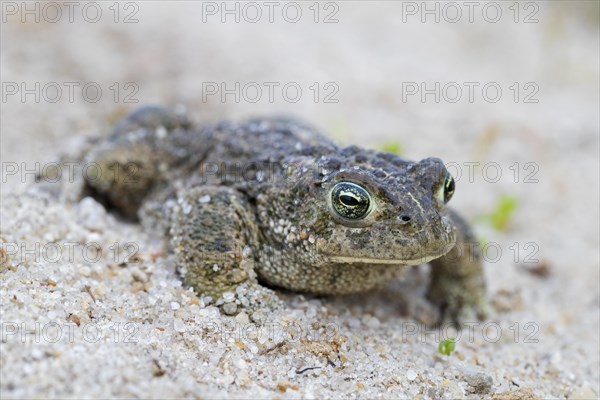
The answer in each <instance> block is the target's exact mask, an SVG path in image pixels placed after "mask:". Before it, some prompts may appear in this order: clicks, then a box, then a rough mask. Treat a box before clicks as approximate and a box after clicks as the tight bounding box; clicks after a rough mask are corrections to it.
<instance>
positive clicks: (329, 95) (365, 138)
mask: <svg viewBox="0 0 600 400" xmlns="http://www.w3.org/2000/svg"><path fill="white" fill-rule="evenodd" d="M7 4H8V5H7ZM30 4H31V7H32V9H33V7H34V5H33V4H34V3H30ZM54 4H57V3H54ZM93 4H94V5H95V6H94V7H95V8H93V9H92V8H90V7H88V8H86V9H85V13H84V12H83V8H84V7H83V3H82V4H81V5H80V6H79V8H76V9H75V10H74V13H73V22H70V21H69V15H68V13H67V9H66V8H64V7H65V6H64V5H63V6H60V7H61V8H60V9H61V10H62V14H61V16H60V17H58V16H57V14H56V10H55V9H52V8H43V7H42V6H39V7H40V8H39V14H40V20H39V22H36V21H35V14H23V10H22V9H20V7H21V5H20V3H17V2H14V3H13V2H3V3H2V10H3V15H2V17H3V18H5V20H3V23H2V28H1V34H2V39H1V40H2V43H1V54H2V57H1V68H2V71H1V79H2V85H3V88H2V89H3V90H2V95H3V99H2V102H1V106H2V111H1V134H2V137H1V145H2V147H1V157H2V190H1V197H0V200H1V202H2V204H1V207H0V223H1V226H0V236H1V237H0V240H1V241H2V251H3V256H5V257H4V259H3V263H2V264H1V266H0V282H1V287H0V294H1V297H0V298H1V307H0V311H1V313H0V320H1V324H2V337H1V340H0V345H1V352H0V369H1V371H0V396H1V397H2V398H3V399H4V398H33V397H36V398H37V397H51V398H68V397H73V398H76V397H89V398H108V397H143V398H147V397H153V398H159V397H160V398H173V397H196V398H223V397H258V398H273V397H276V398H300V397H305V398H310V397H331V398H349V397H365V398H374V397H381V398H414V397H417V398H459V397H465V396H468V397H498V398H534V397H538V398H570V399H571V398H573V399H574V398H597V397H598V395H599V394H600V388H599V382H600V373H599V369H600V366H599V363H600V360H599V353H600V345H599V336H600V332H599V326H600V324H599V313H600V290H599V280H600V273H599V264H600V261H599V254H598V251H599V241H600V239H599V230H600V228H599V217H600V216H599V207H598V204H599V201H600V200H599V176H598V175H599V153H598V151H599V150H598V146H599V143H598V139H599V130H600V127H599V114H598V110H599V106H600V102H599V98H598V96H599V90H598V88H599V68H600V67H599V58H600V57H599V48H600V43H599V10H598V3H597V2H592V1H589V2H530V3H527V4H525V3H520V5H519V7H518V10H519V13H518V15H517V14H516V11H515V9H514V8H510V7H511V4H512V3H511V2H501V3H494V4H496V6H494V5H492V6H486V4H487V3H481V4H479V3H478V4H479V6H478V8H476V9H475V10H474V13H473V22H469V20H468V18H469V13H468V10H469V9H468V7H467V6H466V5H465V4H463V3H461V2H458V3H455V4H458V6H459V7H460V10H461V12H462V18H461V19H460V21H458V22H456V23H452V22H449V21H448V19H452V18H455V17H456V14H455V10H452V9H448V8H444V7H443V4H441V3H440V4H438V5H437V7H439V9H440V14H439V16H440V21H439V23H437V22H435V21H434V19H435V15H427V14H425V15H422V14H421V12H422V11H423V10H422V9H421V3H420V2H417V3H410V2H409V3H404V4H401V3H392V2H369V3H368V4H367V2H359V1H357V2H349V3H342V2H337V3H334V2H331V3H327V4H326V3H320V4H319V5H318V7H317V8H318V10H319V14H318V16H317V15H316V14H315V8H314V6H313V4H312V2H299V3H297V4H298V7H300V9H301V10H302V16H301V17H300V20H299V21H298V22H297V23H292V22H289V21H291V20H293V19H294V18H295V14H294V10H295V9H290V8H289V7H288V8H286V14H285V18H284V14H282V10H283V8H284V3H277V4H278V8H275V10H274V13H273V19H274V21H273V23H270V22H268V18H269V16H268V8H266V6H264V4H263V3H256V4H258V6H259V8H260V9H261V11H262V20H261V21H259V22H257V23H252V22H251V21H250V20H252V19H254V18H255V16H256V14H255V13H254V11H253V10H251V9H248V8H243V5H242V4H238V6H237V7H239V9H240V22H239V23H238V22H236V21H235V15H228V14H225V15H223V16H222V15H221V11H222V10H221V9H220V7H221V5H220V2H217V3H204V6H203V4H202V3H200V2H173V3H171V4H166V2H162V1H152V2H150V1H148V2H130V3H127V4H125V3H121V4H120V5H119V6H118V7H117V8H116V9H115V7H114V6H112V7H113V8H111V5H112V3H104V2H97V3H93ZM235 4H236V3H234V2H230V3H228V7H231V8H230V9H233V7H235ZM435 4H437V3H434V2H431V3H429V6H430V7H431V9H434V7H435ZM7 7H8V8H7ZM203 7H204V11H205V12H204V14H203V13H202V10H203ZM211 7H212V8H211ZM215 7H216V8H215ZM310 7H313V8H310ZM415 7H416V8H415ZM490 7H499V8H500V9H501V11H502V15H501V17H500V18H499V21H498V22H496V23H492V22H490V21H492V20H493V19H494V18H496V17H495V15H496V14H495V13H494V10H495V9H492V8H490ZM96 8H98V9H100V11H101V12H102V14H101V17H100V18H99V21H98V22H95V23H94V22H92V21H93V20H94V19H95V18H96V16H97V15H98V14H95V10H96ZM484 8H485V10H486V11H485V14H482V10H483V9H484ZM34 10H35V9H34ZM117 10H118V11H119V13H118V14H115V12H116V11H117ZM213 11H214V12H216V14H213ZM34 12H35V11H34ZM415 13H416V14H415ZM221 17H223V18H225V19H226V22H225V23H223V22H222V21H221ZM422 17H423V18H425V22H422V21H421V18H422ZM22 18H23V19H25V22H24V23H22V22H21V19H22ZM286 18H287V20H286ZM315 18H316V19H317V20H318V22H315ZM326 19H327V20H328V21H330V22H332V23H324V20H326ZM333 19H337V22H335V21H333ZM54 20H56V21H54ZM115 20H116V21H117V22H115ZM125 20H129V21H130V22H132V23H125ZM135 20H137V21H135ZM515 20H516V21H517V22H515ZM536 20H537V22H536ZM525 21H528V22H529V23H525ZM236 82H239V83H240V92H239V96H240V99H239V101H236V99H235V94H231V93H230V94H229V95H225V98H224V99H221V94H222V92H221V91H220V89H221V86H220V85H221V84H225V85H226V86H225V88H228V89H231V88H235V83H236ZM269 82H271V83H272V82H275V83H276V84H277V85H276V86H273V87H275V89H274V92H273V96H274V98H273V101H272V102H271V101H269V98H268V90H267V88H268V84H269ZM436 82H438V83H439V85H440V91H439V95H440V99H439V101H436V99H435V93H434V94H429V95H425V97H424V101H422V99H421V94H422V91H421V86H420V85H421V83H424V84H425V85H426V86H425V87H424V89H427V88H429V89H432V88H435V85H436ZM469 82H472V84H469ZM315 83H316V86H315ZM515 83H516V86H514V85H515ZM36 84H39V86H36ZM115 85H116V86H115ZM271 85H275V84H271ZM285 85H288V86H286V87H287V88H288V89H289V88H290V87H291V89H294V88H298V87H300V89H301V91H302V94H301V95H300V96H299V98H298V99H297V100H298V101H297V102H292V100H296V99H295V98H294V96H295V95H294V94H293V93H292V92H288V93H285V94H284V93H282V90H281V89H282V88H283V87H284V86H285ZM468 85H471V86H472V87H474V91H473V98H472V101H469V98H468V97H469V91H468V87H469V86H468ZM486 85H487V86H486ZM257 86H258V87H260V88H262V90H263V92H262V94H261V96H259V98H258V99H257V101H256V102H254V100H256V96H257V95H256V93H257V92H256V91H255V90H256V87H257ZM456 86H459V87H460V88H461V89H462V98H461V99H460V100H458V101H456V102H454V99H455V98H456V95H455V93H456V92H454V91H453V90H455V89H456ZM38 87H39V90H38V89H36V88H38ZM57 87H58V88H59V89H60V92H59V91H57ZM70 87H72V88H73V95H72V97H71V98H70V96H69V95H70V93H69V88H70ZM98 87H99V88H100V89H101V91H102V93H101V94H100V95H98V94H96V92H94V90H95V89H97V88H98ZM483 87H486V88H488V89H489V92H482V88H483ZM497 87H500V89H501V90H502V95H501V96H500V97H499V98H498V99H497V101H495V100H496V98H495V96H496V95H495V94H494V90H495V88H497ZM84 88H85V91H84V93H83V94H82V91H83V89H84ZM117 88H118V90H117ZM215 88H218V90H219V92H217V93H216V94H210V93H213V92H214V90H213V89H215ZM244 88H246V89H244ZM317 88H318V90H319V91H318V93H317ZM415 88H417V89H418V90H419V92H418V93H416V94H411V93H413V92H414V90H415ZM444 88H445V89H444ZM517 88H518V96H517ZM291 89H290V90H291ZM25 90H29V92H26V93H25V94H24V91H25ZM88 90H89V92H88ZM211 90H212V91H211ZM244 90H245V92H244ZM253 90H254V91H253ZM411 90H413V92H411ZM27 93H28V94H27ZM58 93H60V96H58V97H57V94H58ZM290 93H291V94H290ZM36 96H37V97H38V98H36ZM286 96H287V97H286ZM315 96H317V97H315ZM515 96H517V97H515ZM96 97H97V101H94V100H96ZM326 99H327V100H337V102H326V101H325V100H326ZM132 100H135V101H137V103H138V104H147V103H161V104H175V103H180V104H183V105H185V106H186V107H188V109H189V110H190V111H191V112H192V113H193V115H194V116H195V117H196V119H197V120H198V121H217V120H219V119H223V118H226V119H238V118H243V117H247V116H255V115H265V114H273V113H287V114H293V115H296V116H299V117H301V118H304V119H307V120H309V121H311V122H312V123H314V124H315V125H316V126H319V127H320V128H321V129H322V130H323V131H324V132H326V133H327V134H329V135H330V136H332V137H333V138H335V139H336V140H338V141H339V142H341V143H354V144H358V145H362V146H365V147H372V148H382V146H385V145H386V144H387V145H388V146H389V144H390V143H394V144H396V145H398V144H399V145H400V146H401V148H402V151H403V153H404V154H406V156H408V157H410V158H414V159H419V158H423V157H427V156H431V155H435V156H438V157H441V158H442V159H444V160H445V161H446V162H447V163H449V164H452V165H453V168H454V170H453V172H454V174H455V177H456V178H457V181H458V182H457V187H458V189H457V193H456V195H455V197H454V198H453V200H452V203H453V204H454V207H455V208H456V209H458V210H461V211H462V212H463V214H464V215H465V216H466V217H467V219H468V220H470V221H472V222H473V224H474V227H475V230H476V232H477V234H478V235H479V237H481V238H482V241H484V242H487V243H492V244H493V246H491V247H490V246H488V248H489V249H490V252H489V254H488V258H487V260H488V262H487V263H486V266H485V267H486V275H487V280H488V282H489V297H490V302H491V304H492V306H493V310H494V315H493V316H492V318H491V319H490V320H489V321H486V322H484V323H475V322H473V324H472V325H471V326H470V328H469V329H467V330H464V331H463V332H462V335H461V337H460V338H459V339H458V341H457V343H456V350H455V351H454V352H453V353H452V354H451V355H450V356H445V355H442V354H439V352H438V343H439V342H440V340H442V339H443V338H445V337H447V336H449V335H452V334H453V333H452V329H446V327H444V329H441V330H427V329H426V328H424V327H423V326H421V325H419V324H417V323H416V322H415V319H414V318H413V317H412V316H411V314H412V315H413V316H414V314H415V312H414V311H413V312H412V313H411V311H410V310H407V309H406V307H403V306H402V304H406V301H405V300H406V298H407V297H410V296H422V292H423V288H424V284H425V281H426V276H425V275H424V273H423V272H426V267H422V268H420V269H417V270H415V271H414V274H413V275H414V276H412V278H411V279H412V280H411V281H410V282H409V283H391V284H390V285H389V286H388V287H385V288H382V289H381V290H378V291H373V292H371V293H367V294H364V295H357V296H350V297H345V298H313V297H309V296H302V295H297V294H293V293H283V292H281V293H280V295H281V297H282V298H283V299H284V300H285V301H286V303H287V305H288V308H287V309H286V310H284V311H282V312H281V313H277V314H273V315H268V316H267V317H268V320H269V321H270V324H269V325H267V326H263V327H262V328H261V329H260V330H258V329H255V328H254V327H250V328H248V326H249V323H248V316H247V315H245V314H240V315H238V316H237V317H235V318H234V317H226V316H222V315H220V314H219V312H218V310H217V309H216V308H214V307H212V306H210V305H206V304H205V303H204V301H203V300H202V298H201V297H198V296H196V295H195V294H194V293H193V292H191V291H190V290H189V289H188V288H186V287H184V286H182V283H181V281H180V279H179V277H178V276H177V274H176V273H175V271H174V267H173V265H174V261H173V259H172V257H170V256H169V255H168V254H165V253H164V252H163V249H162V248H161V245H160V242H158V241H157V240H156V239H154V238H152V235H151V232H144V231H143V230H142V229H141V228H140V227H139V226H136V225H132V224H127V223H125V222H123V221H120V220H118V219H117V218H115V217H114V216H113V215H111V214H108V213H107V212H106V211H105V210H104V209H103V208H102V206H101V205H99V204H98V203H96V202H95V201H94V200H92V199H90V198H86V199H83V200H81V201H79V199H76V198H74V196H73V195H74V188H73V187H71V186H70V185H68V176H62V177H61V178H62V179H61V181H62V182H63V183H65V189H64V196H62V197H61V198H60V199H57V198H54V197H51V196H48V195H46V194H44V193H43V192H41V191H39V190H37V189H35V188H32V186H36V185H35V183H34V182H33V181H34V173H27V171H32V170H33V171H36V170H37V171H38V172H39V171H40V170H43V169H44V168H45V167H46V168H49V167H51V165H52V164H48V163H50V162H52V161H54V160H56V159H57V158H58V157H59V155H60V154H62V153H64V152H76V151H77V149H78V148H80V147H81V145H82V143H83V141H84V140H85V138H89V137H93V136H97V135H106V134H107V133H108V132H109V129H110V126H111V124H113V123H114V121H115V120H116V119H118V118H119V117H120V116H121V115H123V113H124V112H126V111H127V110H130V109H132V108H134V107H135V106H136V104H135V103H132V102H131V101H132ZM492 100H493V101H492ZM533 100H537V102H531V101H533ZM469 162H476V163H480V164H477V165H475V167H474V173H473V176H472V179H470V177H469V170H468V165H470V164H467V163H469ZM457 166H458V167H460V169H459V168H457ZM484 167H485V168H484ZM496 171H500V172H501V176H498V177H496ZM517 171H518V174H517ZM506 196H512V197H513V198H515V199H516V210H515V213H514V215H513V216H512V217H511V218H510V219H509V220H508V225H507V226H506V228H505V229H503V230H497V229H494V228H493V227H492V226H491V224H490V222H489V220H490V219H489V217H486V215H489V214H490V213H492V212H493V211H494V210H495V209H496V208H497V203H498V201H499V199H501V198H506ZM131 243H133V244H131ZM132 246H133V247H132ZM132 249H137V257H136V258H135V259H133V260H129V261H130V262H129V263H125V262H124V260H125V257H126V256H127V255H128V254H129V253H130V252H131V251H132ZM497 249H500V251H501V253H498V254H496V253H495V252H494V250H497ZM6 256H7V257H6ZM536 260H537V261H536ZM529 262H531V263H529ZM525 266H528V267H529V268H525ZM417 314H418V313H417ZM417 317H418V315H417Z"/></svg>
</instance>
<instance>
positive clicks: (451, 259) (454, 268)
mask: <svg viewBox="0 0 600 400" xmlns="http://www.w3.org/2000/svg"><path fill="white" fill-rule="evenodd" d="M448 214H449V215H448V216H449V217H450V218H451V219H452V221H453V222H454V225H455V226H456V230H457V239H456V245H455V246H454V247H453V248H452V250H450V252H448V253H447V254H446V255H444V256H442V257H440V258H438V259H436V260H433V261H431V270H432V271H431V275H432V276H431V283H430V286H429V292H428V297H429V299H430V300H431V301H432V302H433V303H434V304H436V305H437V306H439V307H440V309H441V311H442V318H441V319H443V320H449V321H452V322H455V323H460V322H466V321H467V320H469V319H470V318H473V317H476V318H477V319H479V320H482V319H485V318H486V317H487V316H488V315H489V309H488V304H487V299H486V295H485V294H486V286H485V279H484V274H483V263H482V260H481V254H480V252H479V248H478V247H477V246H476V241H475V235H474V234H473V233H472V231H471V229H470V227H469V226H468V224H467V223H466V222H465V221H464V220H463V219H462V217H460V216H459V215H458V214H456V213H455V212H454V211H451V210H449V211H448Z"/></svg>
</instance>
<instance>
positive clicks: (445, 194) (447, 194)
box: [437, 173, 456, 203]
mask: <svg viewBox="0 0 600 400" xmlns="http://www.w3.org/2000/svg"><path fill="white" fill-rule="evenodd" d="M455 186H456V185H455V183H454V178H453V177H452V175H450V173H446V177H445V178H444V182H443V183H442V186H441V187H440V188H439V190H438V193H437V197H438V199H440V200H441V201H443V202H444V203H447V202H449V201H450V199H451V198H452V195H453V194H454V188H455Z"/></svg>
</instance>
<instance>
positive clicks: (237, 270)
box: [170, 186, 280, 314]
mask: <svg viewBox="0 0 600 400" xmlns="http://www.w3.org/2000/svg"><path fill="white" fill-rule="evenodd" d="M251 209H252V206H251V205H250V204H249V202H248V201H247V199H246V198H245V196H244V195H243V194H242V193H240V192H238V191H237V190H235V189H232V188H227V187H217V186H196V187H192V188H189V189H187V190H185V192H184V193H182V194H181V195H180V196H179V198H178V200H177V207H176V209H175V212H174V214H173V217H172V218H173V220H172V225H171V226H172V228H171V232H170V235H171V245H172V246H173V248H174V251H175V254H176V255H177V259H178V268H179V270H180V273H181V274H182V276H183V278H184V281H185V282H186V283H187V284H189V285H190V286H192V287H193V288H194V289H195V291H196V292H197V293H198V294H199V295H201V296H210V297H211V298H212V299H213V300H214V301H215V302H216V304H217V305H220V306H221V309H222V310H223V311H224V312H225V313H226V314H235V313H236V312H237V311H238V309H240V308H249V309H250V310H251V311H255V310H257V309H259V308H262V309H272V308H273V307H275V306H277V305H279V304H280V301H279V299H278V298H277V296H276V295H275V293H274V292H273V291H272V290H270V289H267V288H265V287H262V286H260V285H259V284H258V282H257V279H256V274H255V273H254V249H256V244H257V242H258V232H257V227H256V222H255V217H254V213H253V212H252V211H251Z"/></svg>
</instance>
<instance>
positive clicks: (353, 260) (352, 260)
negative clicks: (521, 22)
mask: <svg viewBox="0 0 600 400" xmlns="http://www.w3.org/2000/svg"><path fill="white" fill-rule="evenodd" d="M443 255H444V254H429V255H424V256H422V257H418V258H411V259H407V260H402V259H386V258H369V257H344V256H330V257H328V258H329V260H330V261H331V262H332V263H334V264H389V265H405V266H408V265H419V264H425V263H428V262H429V261H431V260H435V259H436V258H440V257H441V256H443Z"/></svg>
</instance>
